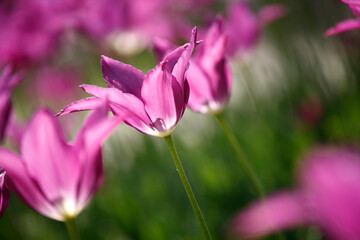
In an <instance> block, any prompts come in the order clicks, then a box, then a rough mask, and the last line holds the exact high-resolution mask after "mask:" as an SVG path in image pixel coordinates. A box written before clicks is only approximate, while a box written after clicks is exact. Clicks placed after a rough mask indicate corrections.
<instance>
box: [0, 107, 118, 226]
mask: <svg viewBox="0 0 360 240" xmlns="http://www.w3.org/2000/svg"><path fill="white" fill-rule="evenodd" d="M120 120H121V119H120V117H117V118H111V119H110V118H108V117H107V109H106V107H105V106H104V105H103V106H101V107H98V108H96V110H95V111H94V112H93V113H92V114H91V115H90V116H89V117H88V118H87V120H86V121H85V122H84V125H83V126H82V128H81V130H80V131H79V132H78V134H77V137H76V138H75V140H74V141H73V142H71V143H69V142H66V140H65V139H64V136H63V134H62V131H61V128H60V125H59V123H58V121H57V119H56V118H55V117H54V116H53V114H52V113H51V112H49V111H48V110H46V109H41V110H39V111H38V112H36V113H35V115H34V116H33V117H32V119H31V120H30V122H29V124H28V126H27V128H26V129H25V132H24V133H23V136H22V139H21V146H20V155H18V154H16V153H14V152H12V151H10V150H8V149H5V148H0V166H1V167H3V168H4V169H5V171H6V174H7V177H8V183H9V188H10V189H11V190H13V191H14V192H15V193H16V194H17V195H18V196H19V198H20V199H21V200H23V201H24V202H25V203H26V204H27V205H28V206H30V207H31V208H33V209H34V210H36V211H37V212H39V213H40V214H42V215H44V216H46V217H48V218H51V219H54V220H58V221H70V220H72V219H74V218H75V217H76V216H77V215H78V214H79V213H80V212H81V210H82V209H83V208H84V207H85V206H86V205H87V204H88V203H89V201H90V200H91V198H92V196H93V195H94V194H95V192H96V191H97V190H98V188H99V187H100V185H101V183H102V181H103V168H102V155H101V146H100V144H101V143H102V141H103V140H104V138H105V137H106V136H107V135H108V134H109V133H110V131H111V130H112V129H113V128H114V127H115V126H116V125H117V124H118V123H119V122H120Z"/></svg>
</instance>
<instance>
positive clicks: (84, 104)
mask: <svg viewBox="0 0 360 240" xmlns="http://www.w3.org/2000/svg"><path fill="white" fill-rule="evenodd" d="M102 102H103V99H100V98H96V97H90V98H85V99H82V100H79V101H76V102H73V103H70V104H69V105H67V106H66V107H65V108H63V109H62V110H61V111H60V112H58V113H57V114H56V115H55V116H56V117H57V116H61V115H65V114H68V113H72V112H78V111H86V110H92V109H95V108H96V107H98V106H99V105H100V104H101V103H102Z"/></svg>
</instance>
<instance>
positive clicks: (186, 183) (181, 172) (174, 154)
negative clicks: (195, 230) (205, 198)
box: [164, 135, 211, 240]
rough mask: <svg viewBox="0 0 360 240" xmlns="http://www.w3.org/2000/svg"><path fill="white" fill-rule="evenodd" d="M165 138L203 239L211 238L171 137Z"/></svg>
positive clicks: (208, 239) (209, 239)
mask: <svg viewBox="0 0 360 240" xmlns="http://www.w3.org/2000/svg"><path fill="white" fill-rule="evenodd" d="M164 139H165V142H166V144H167V146H168V148H169V151H170V153H171V156H172V158H173V160H174V163H175V166H176V170H177V171H178V173H179V175H180V179H181V181H182V183H183V185H184V188H185V191H186V194H187V196H188V198H189V201H190V203H191V206H192V208H193V210H194V213H195V215H196V218H197V220H198V222H199V224H200V227H201V230H202V232H203V234H204V236H205V239H207V240H211V235H210V232H209V229H208V227H207V225H206V222H205V219H204V216H203V214H202V212H201V210H200V207H199V204H198V203H197V201H196V198H195V195H194V193H193V191H192V189H191V186H190V183H189V181H188V179H187V177H186V174H185V171H184V168H183V167H182V164H181V161H180V158H179V156H178V154H177V152H176V149H175V146H174V143H173V141H172V138H171V135H169V136H166V137H164Z"/></svg>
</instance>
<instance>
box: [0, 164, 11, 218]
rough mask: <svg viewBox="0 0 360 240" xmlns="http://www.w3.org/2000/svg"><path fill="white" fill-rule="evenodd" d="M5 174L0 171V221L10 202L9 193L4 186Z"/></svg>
mask: <svg viewBox="0 0 360 240" xmlns="http://www.w3.org/2000/svg"><path fill="white" fill-rule="evenodd" d="M5 174H6V173H5V171H4V170H3V169H0V219H1V217H2V216H3V215H4V212H5V210H6V208H7V206H8V204H9V200H10V193H9V190H8V188H7V186H6V185H5Z"/></svg>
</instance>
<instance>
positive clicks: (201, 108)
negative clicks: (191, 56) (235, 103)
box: [187, 61, 214, 114]
mask: <svg viewBox="0 0 360 240" xmlns="http://www.w3.org/2000/svg"><path fill="white" fill-rule="evenodd" d="M209 78H210V76H209V75H207V74H206V73H205V71H204V70H203V69H202V68H201V67H200V66H199V65H198V64H197V63H196V62H194V61H190V67H189V70H188V72H187V79H189V85H190V89H191V91H190V99H189V107H190V108H191V109H192V110H193V111H196V112H200V113H204V114H205V113H207V112H208V110H209V109H208V105H209V101H210V100H213V99H214V97H213V94H212V90H211V86H210V84H209V82H208V81H209Z"/></svg>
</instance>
